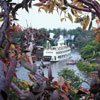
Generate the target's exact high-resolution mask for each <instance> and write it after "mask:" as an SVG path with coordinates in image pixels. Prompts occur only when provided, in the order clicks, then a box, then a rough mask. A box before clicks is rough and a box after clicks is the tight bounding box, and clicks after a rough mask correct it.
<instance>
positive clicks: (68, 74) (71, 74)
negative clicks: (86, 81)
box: [58, 68, 81, 88]
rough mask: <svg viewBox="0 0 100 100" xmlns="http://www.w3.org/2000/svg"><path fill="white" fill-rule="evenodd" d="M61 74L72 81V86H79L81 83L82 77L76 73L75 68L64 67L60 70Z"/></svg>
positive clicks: (59, 73)
mask: <svg viewBox="0 0 100 100" xmlns="http://www.w3.org/2000/svg"><path fill="white" fill-rule="evenodd" d="M58 75H59V76H62V77H63V78H64V79H65V80H66V81H72V84H71V86H72V87H73V88H78V86H79V85H80V84H81V79H80V77H79V76H77V75H76V74H75V71H74V70H69V69H68V68H64V69H63V70H61V71H60V72H58Z"/></svg>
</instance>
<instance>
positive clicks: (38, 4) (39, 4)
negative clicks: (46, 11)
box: [34, 3, 43, 7]
mask: <svg viewBox="0 0 100 100" xmlns="http://www.w3.org/2000/svg"><path fill="white" fill-rule="evenodd" d="M34 6H38V7H40V6H43V3H36V4H34Z"/></svg>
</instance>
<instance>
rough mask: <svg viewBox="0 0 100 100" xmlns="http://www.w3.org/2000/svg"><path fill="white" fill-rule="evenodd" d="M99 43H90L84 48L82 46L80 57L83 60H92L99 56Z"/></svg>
mask: <svg viewBox="0 0 100 100" xmlns="http://www.w3.org/2000/svg"><path fill="white" fill-rule="evenodd" d="M99 45H100V42H95V41H90V42H89V43H87V45H86V46H84V47H83V48H82V50H81V56H82V58H84V59H88V60H91V59H94V58H96V57H97V56H100V54H99V52H100V46H99Z"/></svg>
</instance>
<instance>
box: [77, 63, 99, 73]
mask: <svg viewBox="0 0 100 100" xmlns="http://www.w3.org/2000/svg"><path fill="white" fill-rule="evenodd" d="M77 66H78V68H79V69H80V70H83V71H86V72H91V71H96V70H97V69H98V64H97V63H92V64H90V63H87V62H85V61H79V62H78V63H77Z"/></svg>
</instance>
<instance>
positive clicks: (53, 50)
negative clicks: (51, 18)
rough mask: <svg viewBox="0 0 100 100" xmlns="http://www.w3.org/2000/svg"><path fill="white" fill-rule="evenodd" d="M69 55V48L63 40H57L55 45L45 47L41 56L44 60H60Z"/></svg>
mask: <svg viewBox="0 0 100 100" xmlns="http://www.w3.org/2000/svg"><path fill="white" fill-rule="evenodd" d="M70 57H71V48H70V47H69V46H67V45H64V41H58V45H57V46H52V47H50V48H45V49H44V51H43V58H44V60H45V61H53V62H55V61H61V60H65V59H68V58H70Z"/></svg>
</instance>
